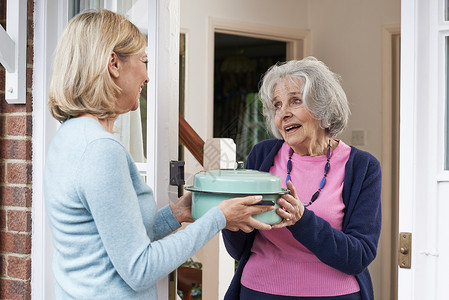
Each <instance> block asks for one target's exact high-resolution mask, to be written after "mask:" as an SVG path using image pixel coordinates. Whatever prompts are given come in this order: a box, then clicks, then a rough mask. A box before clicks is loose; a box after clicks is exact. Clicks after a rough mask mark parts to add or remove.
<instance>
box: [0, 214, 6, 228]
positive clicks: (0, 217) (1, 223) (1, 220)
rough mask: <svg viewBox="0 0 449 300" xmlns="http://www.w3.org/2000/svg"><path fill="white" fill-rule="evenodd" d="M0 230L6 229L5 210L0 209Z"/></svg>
mask: <svg viewBox="0 0 449 300" xmlns="http://www.w3.org/2000/svg"><path fill="white" fill-rule="evenodd" d="M0 230H6V210H4V209H0Z"/></svg>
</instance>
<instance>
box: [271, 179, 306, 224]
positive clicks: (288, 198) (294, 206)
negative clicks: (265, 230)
mask: <svg viewBox="0 0 449 300" xmlns="http://www.w3.org/2000/svg"><path fill="white" fill-rule="evenodd" d="M287 188H288V189H289V190H290V194H285V195H282V196H281V198H279V199H278V200H277V203H278V204H279V206H280V208H278V209H277V210H276V212H277V214H278V215H279V216H281V218H282V221H281V222H279V223H277V224H274V225H273V226H272V227H273V228H282V227H285V226H291V225H294V224H295V223H296V222H298V221H299V220H300V219H301V217H302V215H303V213H304V205H303V204H302V203H301V201H300V200H299V197H298V194H297V193H296V189H295V186H294V185H293V183H292V182H291V181H290V180H289V181H288V182H287Z"/></svg>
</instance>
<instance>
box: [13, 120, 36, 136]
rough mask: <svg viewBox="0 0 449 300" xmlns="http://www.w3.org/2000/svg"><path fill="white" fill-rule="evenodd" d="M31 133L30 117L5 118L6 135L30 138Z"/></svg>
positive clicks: (31, 122)
mask: <svg viewBox="0 0 449 300" xmlns="http://www.w3.org/2000/svg"><path fill="white" fill-rule="evenodd" d="M32 133H33V117H32V116H7V117H6V135H14V136H17V135H19V136H26V135H28V136H31V134H32Z"/></svg>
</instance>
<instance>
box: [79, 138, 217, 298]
mask: <svg viewBox="0 0 449 300" xmlns="http://www.w3.org/2000/svg"><path fill="white" fill-rule="evenodd" d="M128 159H129V156H128V155H127V152H126V149H124V148H123V146H122V145H120V144H119V143H118V142H117V141H114V140H112V139H100V140H96V141H94V142H91V143H90V144H89V146H88V147H87V148H86V152H85V153H84V155H83V158H82V160H81V162H80V165H79V170H78V171H79V174H78V178H79V183H78V194H79V197H80V199H82V201H83V203H84V205H85V207H86V209H87V210H88V211H89V212H90V213H91V214H92V217H93V219H94V221H95V225H96V230H97V231H98V234H99V236H100V237H101V242H102V243H103V246H104V248H105V249H106V252H107V255H108V257H109V258H110V260H111V262H112V264H113V265H114V268H115V269H116V270H117V272H118V273H119V274H120V276H121V277H122V278H123V280H124V281H125V282H126V283H127V284H128V285H129V286H130V287H131V288H132V289H134V290H136V291H140V290H143V289H147V288H149V287H150V286H152V285H154V284H155V283H156V282H157V281H158V280H159V279H161V278H162V277H163V276H166V275H167V274H169V273H170V272H171V271H173V270H174V269H175V268H177V267H178V266H179V265H181V264H182V263H183V262H185V261H186V260H187V259H188V258H189V257H191V256H192V255H193V254H194V253H195V252H197V251H198V250H199V249H200V248H201V247H202V246H203V245H205V244H206V243H207V242H208V241H209V240H210V239H211V238H212V237H213V236H214V235H215V234H216V233H218V232H219V231H220V230H221V229H223V228H224V226H225V225H226V220H225V218H224V215H223V214H222V212H221V210H220V209H219V208H214V209H211V210H210V211H209V212H208V213H206V214H205V215H204V216H203V217H202V218H200V219H199V220H197V221H196V222H194V223H193V224H191V225H189V226H187V227H186V228H185V229H184V230H180V231H178V232H176V233H175V234H171V235H168V236H166V237H165V238H163V239H159V240H156V239H154V240H150V238H149V236H148V234H147V232H146V229H145V226H144V220H143V219H142V215H141V212H140V206H139V202H138V199H137V194H136V191H135V189H134V186H133V182H132V178H131V176H130V169H129V165H128V164H129V161H128ZM149 200H150V201H152V200H151V199H149ZM155 218H156V220H154V225H153V230H157V231H159V233H157V232H154V233H155V237H162V236H164V235H166V234H168V233H170V232H171V231H172V229H173V228H174V227H177V226H178V225H177V224H176V223H175V222H174V220H173V219H174V217H173V215H172V213H171V210H170V209H169V208H168V210H167V208H163V209H162V210H160V211H159V213H158V215H157V216H155ZM92 234H95V233H92Z"/></svg>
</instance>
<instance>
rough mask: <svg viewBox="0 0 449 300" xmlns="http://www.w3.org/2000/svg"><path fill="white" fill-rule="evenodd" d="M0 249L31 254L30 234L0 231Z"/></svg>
mask: <svg viewBox="0 0 449 300" xmlns="http://www.w3.org/2000/svg"><path fill="white" fill-rule="evenodd" d="M0 240H1V241H2V242H1V243H0V251H1V252H10V253H17V254H31V234H27V233H16V232H6V231H1V232H0Z"/></svg>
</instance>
